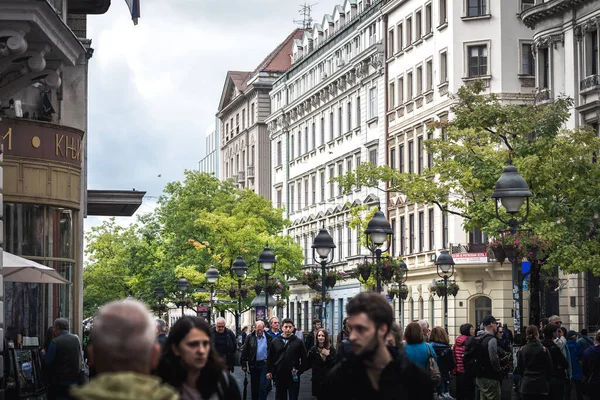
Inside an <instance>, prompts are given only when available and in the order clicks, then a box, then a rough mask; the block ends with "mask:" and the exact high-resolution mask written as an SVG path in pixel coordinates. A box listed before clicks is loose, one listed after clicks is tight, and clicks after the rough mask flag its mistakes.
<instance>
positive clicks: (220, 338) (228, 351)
mask: <svg viewBox="0 0 600 400" xmlns="http://www.w3.org/2000/svg"><path fill="white" fill-rule="evenodd" d="M212 344H213V346H214V347H215V350H217V353H219V355H220V356H221V357H223V360H225V362H226V363H227V367H228V369H229V371H231V372H233V364H234V362H235V350H236V348H235V347H236V346H235V334H234V333H233V332H232V331H231V329H227V328H226V327H225V318H223V317H219V318H217V320H216V322H215V328H214V329H213V335H212Z"/></svg>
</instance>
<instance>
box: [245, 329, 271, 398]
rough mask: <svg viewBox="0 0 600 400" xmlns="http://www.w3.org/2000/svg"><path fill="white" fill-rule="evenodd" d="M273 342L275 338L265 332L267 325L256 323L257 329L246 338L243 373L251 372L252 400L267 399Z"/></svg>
mask: <svg viewBox="0 0 600 400" xmlns="http://www.w3.org/2000/svg"><path fill="white" fill-rule="evenodd" d="M278 322H279V321H278ZM271 342H273V338H272V337H271V335H268V334H267V333H266V332H265V323H264V322H263V321H256V329H255V330H254V332H252V333H251V334H249V335H248V337H247V338H246V343H245V345H244V349H243V350H242V356H241V363H242V371H244V372H246V371H248V369H249V370H250V385H251V391H252V400H266V399H267V395H268V386H269V381H268V380H267V355H268V351H269V347H270V346H271Z"/></svg>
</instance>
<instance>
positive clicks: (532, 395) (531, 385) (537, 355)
mask: <svg viewBox="0 0 600 400" xmlns="http://www.w3.org/2000/svg"><path fill="white" fill-rule="evenodd" d="M525 335H526V340H527V344H526V345H525V346H523V347H522V348H521V350H520V351H519V356H518V360H517V368H516V371H515V372H516V373H518V374H519V375H521V376H522V377H523V378H522V379H521V386H520V388H519V392H520V393H521V399H522V400H543V399H547V398H548V395H549V394H550V377H551V376H552V372H553V366H552V356H551V355H550V351H549V350H548V349H547V348H546V347H544V346H543V345H542V343H540V333H539V331H538V328H537V327H536V326H535V325H530V326H528V327H527V330H526V331H525Z"/></svg>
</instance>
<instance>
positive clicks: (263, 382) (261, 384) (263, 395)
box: [250, 361, 269, 400]
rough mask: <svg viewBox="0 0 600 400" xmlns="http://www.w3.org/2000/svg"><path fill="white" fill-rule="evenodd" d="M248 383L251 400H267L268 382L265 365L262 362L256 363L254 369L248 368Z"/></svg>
mask: <svg viewBox="0 0 600 400" xmlns="http://www.w3.org/2000/svg"><path fill="white" fill-rule="evenodd" d="M250 382H251V391H252V400H267V395H268V394H269V392H268V390H267V388H268V387H269V381H268V379H267V364H266V363H265V362H264V361H261V362H258V363H257V365H256V367H253V368H250Z"/></svg>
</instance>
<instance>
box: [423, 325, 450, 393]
mask: <svg viewBox="0 0 600 400" xmlns="http://www.w3.org/2000/svg"><path fill="white" fill-rule="evenodd" d="M429 345H430V346H431V347H432V348H433V351H434V352H435V355H436V357H437V363H438V367H439V369H440V374H441V375H442V383H441V385H440V387H439V388H438V389H437V392H438V394H439V395H441V396H442V397H443V398H447V397H449V396H450V372H451V371H452V370H453V369H454V367H455V366H456V361H455V360H454V354H452V349H451V348H450V338H449V337H448V334H447V333H446V330H445V329H444V328H442V327H439V326H436V327H434V328H433V329H432V330H431V335H430V336H429Z"/></svg>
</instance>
